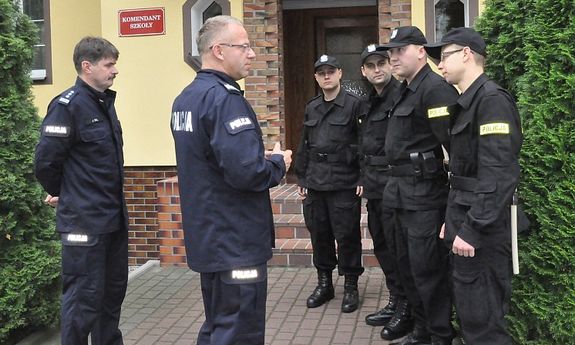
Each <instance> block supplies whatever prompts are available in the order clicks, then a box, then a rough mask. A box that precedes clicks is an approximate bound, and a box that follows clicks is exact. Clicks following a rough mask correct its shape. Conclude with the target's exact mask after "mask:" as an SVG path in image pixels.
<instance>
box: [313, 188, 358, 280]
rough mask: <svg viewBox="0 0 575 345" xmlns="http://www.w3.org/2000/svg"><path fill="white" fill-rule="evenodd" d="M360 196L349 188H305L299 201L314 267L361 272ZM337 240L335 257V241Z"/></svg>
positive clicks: (340, 271) (345, 272)
mask: <svg viewBox="0 0 575 345" xmlns="http://www.w3.org/2000/svg"><path fill="white" fill-rule="evenodd" d="M360 208H361V199H360V198H359V197H358V196H357V195H356V194H355V189H353V190H351V189H350V190H342V191H329V192H323V191H316V190H309V189H308V194H307V197H306V198H305V199H304V201H303V212H304V218H305V224H306V226H307V228H308V229H309V231H310V234H311V243H312V246H313V264H314V266H315V267H316V268H317V269H318V270H324V271H333V270H334V269H335V267H336V266H337V267H338V271H339V274H340V275H346V274H348V275H361V274H362V273H363V271H364V269H363V266H362V265H361V232H360V227H359V222H360V216H361V214H360V213H361V209H360ZM336 241H337V256H336V247H335V242H336Z"/></svg>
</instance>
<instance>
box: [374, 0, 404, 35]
mask: <svg viewBox="0 0 575 345" xmlns="http://www.w3.org/2000/svg"><path fill="white" fill-rule="evenodd" d="M378 3H379V42H380V43H387V42H389V36H390V35H391V30H392V29H394V28H397V27H399V26H406V25H411V0H379V1H378Z"/></svg>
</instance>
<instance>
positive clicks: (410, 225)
mask: <svg viewBox="0 0 575 345" xmlns="http://www.w3.org/2000/svg"><path fill="white" fill-rule="evenodd" d="M394 213H395V220H396V244H397V260H398V268H399V272H400V273H399V276H400V280H401V284H402V285H403V287H404V289H405V293H406V295H407V298H408V300H409V302H410V304H411V305H412V312H413V316H414V317H415V321H416V324H417V325H418V326H420V327H424V328H426V329H427V330H428V331H429V333H431V334H432V335H435V336H436V337H439V338H444V339H448V338H449V339H451V338H452V337H453V335H454V331H453V328H452V326H451V308H452V304H451V292H450V287H449V280H448V267H449V266H448V265H449V263H448V251H447V249H446V247H445V245H444V244H443V243H442V242H441V240H440V239H439V231H440V229H441V226H442V225H443V220H444V213H443V210H442V209H436V210H424V211H413V210H404V209H395V210H394Z"/></svg>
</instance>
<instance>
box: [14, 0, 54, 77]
mask: <svg viewBox="0 0 575 345" xmlns="http://www.w3.org/2000/svg"><path fill="white" fill-rule="evenodd" d="M20 6H21V8H22V12H23V13H24V14H26V15H28V16H29V17H30V19H31V20H32V22H33V23H34V24H35V25H36V26H37V27H38V40H37V42H36V44H35V45H34V61H33V63H32V71H31V72H30V77H31V78H32V80H34V81H35V82H43V83H49V82H50V79H51V75H50V69H51V62H52V61H51V52H50V21H49V18H50V16H49V11H50V2H49V0H21V3H20Z"/></svg>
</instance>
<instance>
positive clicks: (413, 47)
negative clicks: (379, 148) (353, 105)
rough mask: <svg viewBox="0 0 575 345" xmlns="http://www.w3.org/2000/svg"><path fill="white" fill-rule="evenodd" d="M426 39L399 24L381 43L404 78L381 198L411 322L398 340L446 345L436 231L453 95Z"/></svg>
mask: <svg viewBox="0 0 575 345" xmlns="http://www.w3.org/2000/svg"><path fill="white" fill-rule="evenodd" d="M426 43H427V41H426V39H425V37H424V36H423V34H422V33H421V31H420V30H419V29H418V28H417V27H415V26H404V27H400V28H397V29H395V30H394V31H393V32H392V34H391V39H390V41H389V43H387V44H385V45H383V49H386V50H387V51H388V54H389V57H390V61H391V65H392V66H393V71H394V73H395V74H397V75H398V76H399V77H401V78H404V81H403V83H402V86H401V91H400V92H401V95H400V96H399V99H398V101H397V102H396V103H395V104H394V106H393V107H392V109H391V111H390V113H389V114H390V118H389V124H388V129H387V136H386V139H385V154H386V157H387V158H388V160H389V164H390V165H389V167H388V169H389V174H390V177H389V180H388V182H387V184H386V186H385V190H384V193H383V202H382V203H383V205H384V206H386V207H389V208H393V210H394V215H395V220H396V224H395V225H396V243H397V259H398V265H399V272H400V277H401V282H402V284H403V286H404V288H405V291H406V293H407V297H408V300H409V303H410V304H411V311H412V313H413V316H414V318H415V323H416V324H415V329H414V331H413V332H412V333H410V334H409V335H408V336H407V337H406V338H405V339H404V340H403V341H402V342H401V344H434V345H440V344H451V340H452V338H453V336H454V331H453V328H452V326H451V321H450V317H451V297H450V292H449V285H448V276H447V269H448V263H447V251H446V250H445V247H444V246H443V244H442V243H441V242H440V240H439V239H438V237H437V236H438V235H439V231H440V229H441V225H442V224H443V221H444V216H445V205H446V201H447V193H448V185H447V173H446V172H445V170H444V168H443V159H444V153H443V149H445V150H447V151H448V150H449V135H448V128H449V119H450V113H449V110H448V106H449V105H451V104H454V103H455V101H456V100H457V97H458V93H457V91H456V90H455V88H454V87H453V86H451V85H449V84H448V83H446V82H445V80H443V78H441V77H440V76H439V75H437V74H436V73H434V72H433V71H432V70H431V67H430V66H429V65H428V64H427V54H426V52H425V49H424V47H423V45H424V44H426ZM442 147H443V149H442ZM393 326H394V324H391V323H390V324H388V325H387V326H385V327H384V329H383V331H382V334H381V335H382V337H383V338H384V339H388V340H389V339H392V338H395V337H396V336H397V329H395V327H393Z"/></svg>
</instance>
